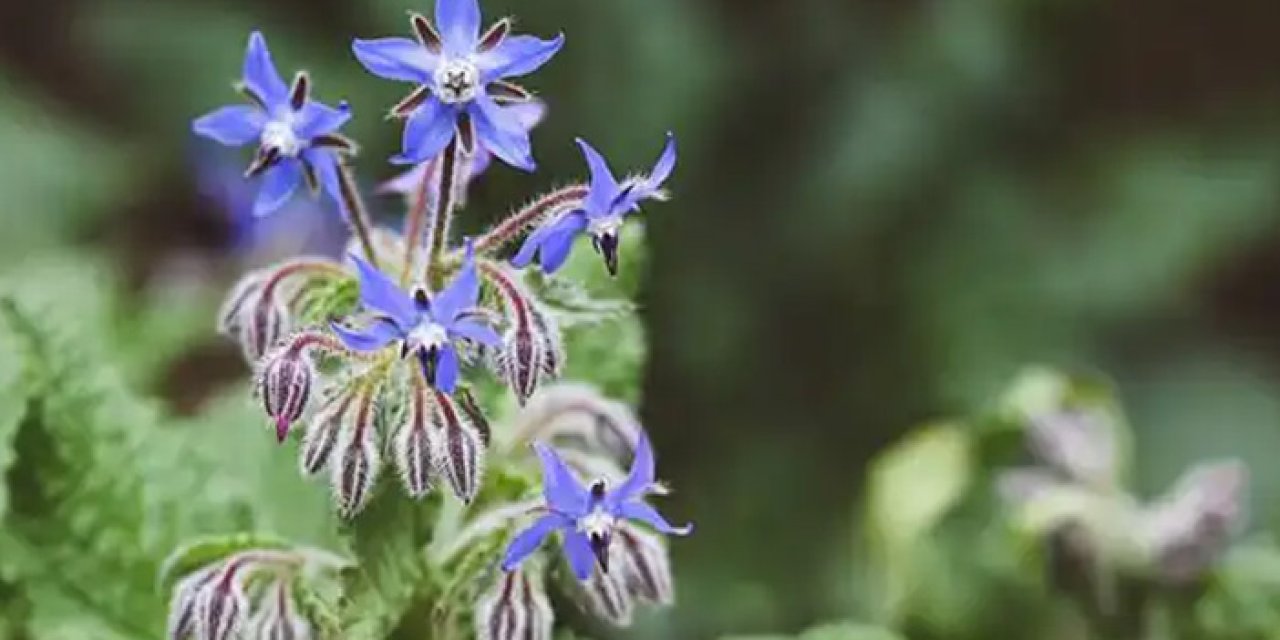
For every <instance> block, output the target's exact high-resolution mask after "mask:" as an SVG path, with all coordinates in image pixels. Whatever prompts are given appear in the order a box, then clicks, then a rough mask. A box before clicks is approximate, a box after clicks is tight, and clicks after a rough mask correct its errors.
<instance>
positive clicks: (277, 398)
mask: <svg viewBox="0 0 1280 640" xmlns="http://www.w3.org/2000/svg"><path fill="white" fill-rule="evenodd" d="M314 380H315V370H314V369H313V368H312V366H311V361H310V360H308V359H307V357H306V355H305V354H304V353H303V351H302V350H301V349H297V348H291V347H289V346H285V347H281V348H279V349H276V350H275V351H273V352H272V353H270V354H268V355H267V357H266V358H265V359H264V362H263V366H262V371H261V373H260V374H259V376H258V393H259V395H260V396H261V397H262V404H263V408H264V409H266V411H267V416H268V417H270V418H271V419H272V420H274V421H275V427H276V439H278V440H279V441H281V442H284V439H285V437H286V436H288V435H289V427H290V426H292V425H293V423H295V422H297V421H298V420H299V419H300V418H301V417H302V412H303V411H304V410H305V409H306V407H307V401H308V400H309V399H310V397H311V386H312V383H313V382H314Z"/></svg>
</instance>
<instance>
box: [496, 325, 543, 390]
mask: <svg viewBox="0 0 1280 640" xmlns="http://www.w3.org/2000/svg"><path fill="white" fill-rule="evenodd" d="M545 345H546V343H545V342H544V341H543V340H542V339H541V338H540V337H539V336H536V335H534V332H533V323H532V322H517V323H515V324H514V325H513V326H512V327H511V329H510V330H509V331H507V334H506V335H505V336H503V338H502V351H501V352H500V353H499V354H498V372H499V374H500V375H501V376H502V379H503V380H504V381H505V382H506V383H507V386H509V387H511V390H512V391H513V392H514V393H515V394H516V400H517V401H518V402H519V403H520V405H521V406H524V404H525V402H526V401H528V399H529V396H532V395H533V392H534V391H535V390H537V388H538V380H539V378H540V377H541V372H542V369H543V366H544V365H543V360H544V351H545V350H546V346H545Z"/></svg>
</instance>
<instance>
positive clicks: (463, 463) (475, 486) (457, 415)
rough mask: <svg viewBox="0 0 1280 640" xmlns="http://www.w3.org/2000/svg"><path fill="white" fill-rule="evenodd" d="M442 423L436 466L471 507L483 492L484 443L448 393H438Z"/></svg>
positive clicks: (438, 438) (461, 498)
mask: <svg viewBox="0 0 1280 640" xmlns="http://www.w3.org/2000/svg"><path fill="white" fill-rule="evenodd" d="M433 393H434V394H435V399H436V407H437V416H438V418H439V421H438V422H437V423H436V427H437V430H438V432H439V437H437V438H434V440H435V442H434V444H435V466H436V468H437V469H439V470H440V472H441V474H443V475H444V477H445V479H447V480H448V481H449V486H450V487H452V488H453V493H454V495H456V496H458V499H459V500H462V501H463V502H464V503H467V504H470V503H471V501H472V500H473V499H475V497H476V493H477V492H478V491H479V490H480V477H481V474H483V472H484V442H483V441H482V440H481V438H480V433H479V432H478V431H476V429H475V427H474V426H472V425H471V424H470V421H469V420H468V419H467V418H466V417H465V414H464V413H463V412H462V411H461V410H460V409H459V408H458V405H456V404H454V402H453V399H452V398H450V397H449V395H448V394H445V393H441V392H439V391H434V392H433Z"/></svg>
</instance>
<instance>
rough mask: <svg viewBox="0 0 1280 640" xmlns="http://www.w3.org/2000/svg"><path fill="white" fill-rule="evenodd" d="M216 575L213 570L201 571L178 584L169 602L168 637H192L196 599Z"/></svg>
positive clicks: (171, 639)
mask: <svg viewBox="0 0 1280 640" xmlns="http://www.w3.org/2000/svg"><path fill="white" fill-rule="evenodd" d="M215 575H216V571H214V570H213V569H209V568H206V569H201V570H200V571H197V572H195V573H193V574H191V575H189V576H187V577H185V578H183V579H182V580H181V581H179V582H178V585H177V586H176V587H174V589H173V597H172V598H170V600H169V622H168V625H167V629H168V630H167V632H166V637H168V638H169V640H183V639H184V638H187V637H190V636H191V634H192V632H194V631H195V627H196V599H197V596H198V595H199V594H200V592H201V589H203V588H204V587H205V586H206V585H208V584H209V582H211V581H212V580H213V578H214V576H215Z"/></svg>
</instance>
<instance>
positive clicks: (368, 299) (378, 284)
mask: <svg viewBox="0 0 1280 640" xmlns="http://www.w3.org/2000/svg"><path fill="white" fill-rule="evenodd" d="M351 261H352V262H354V263H355V265H356V271H357V274H358V276H359V278H360V304H362V305H364V306H365V308H367V309H369V310H372V311H376V312H378V313H381V314H384V315H386V316H387V317H389V318H390V319H391V320H392V321H393V322H395V323H396V325H397V326H399V327H400V328H401V329H402V330H403V329H407V328H408V327H410V326H412V325H413V324H414V319H415V317H416V315H417V312H416V311H415V310H414V306H413V299H412V298H410V297H409V296H408V295H406V294H405V292H403V291H401V290H400V287H397V286H396V283H395V282H392V280H391V278H388V277H387V276H386V274H384V273H382V272H381V271H378V270H377V269H375V268H374V266H373V265H371V264H369V263H368V262H365V261H364V260H362V259H361V258H360V257H359V256H356V255H354V254H352V255H351Z"/></svg>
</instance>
